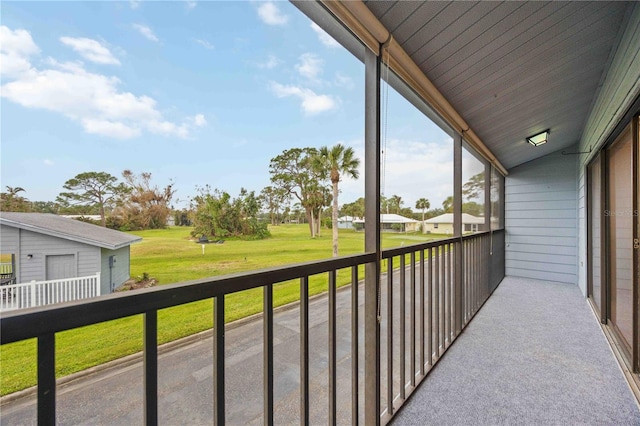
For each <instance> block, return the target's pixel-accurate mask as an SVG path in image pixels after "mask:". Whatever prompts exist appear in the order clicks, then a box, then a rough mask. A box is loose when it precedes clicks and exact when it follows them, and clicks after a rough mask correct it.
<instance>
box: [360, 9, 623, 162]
mask: <svg viewBox="0 0 640 426" xmlns="http://www.w3.org/2000/svg"><path fill="white" fill-rule="evenodd" d="M365 4H366V5H367V7H368V8H369V10H371V12H373V14H374V15H375V16H376V17H377V18H378V20H379V21H380V22H382V24H383V25H384V26H385V27H386V28H387V29H388V30H389V31H390V32H391V33H392V35H393V37H394V39H395V40H396V41H397V42H398V43H400V44H401V45H402V47H403V48H404V50H405V51H406V52H407V53H408V54H409V56H411V58H412V59H413V61H414V62H415V63H416V64H417V65H418V66H419V67H420V68H421V70H422V71H423V72H424V73H425V75H426V76H427V77H428V78H429V79H430V80H431V81H432V82H433V84H434V85H435V86H436V87H437V88H438V89H439V90H440V92H441V93H442V94H443V95H444V96H445V98H447V99H448V100H449V102H450V103H451V104H452V105H453V107H454V108H456V110H457V111H458V112H459V113H460V115H461V116H462V117H463V118H464V120H465V121H466V122H467V123H468V124H469V125H470V126H471V128H472V129H473V130H474V131H475V132H476V134H478V136H479V137H480V138H481V139H482V140H483V142H484V143H485V145H487V146H488V147H489V149H491V151H492V152H493V153H494V154H495V155H496V157H497V158H498V159H499V160H500V161H501V162H502V164H503V165H504V166H505V167H506V168H507V169H509V168H512V167H514V166H517V165H519V164H522V163H525V162H527V161H531V160H533V159H535V158H538V157H541V156H543V155H546V154H549V153H551V152H554V151H557V150H559V149H563V148H567V147H570V146H571V145H573V144H575V143H577V142H578V141H579V140H580V137H581V134H582V130H583V128H584V125H585V123H586V120H587V117H588V114H589V112H590V110H591V106H592V103H593V102H594V99H595V96H596V95H597V92H598V88H599V86H600V84H601V82H602V80H603V77H604V75H605V74H606V71H607V68H608V64H609V61H610V59H609V58H610V55H611V54H612V51H613V50H614V49H615V47H616V45H617V40H618V37H619V35H618V33H619V31H620V29H621V27H622V26H623V21H624V15H625V10H626V9H627V6H628V4H627V3H625V2H533V1H531V2H466V1H455V2H439V1H425V2H413V1H412V2H405V1H378V0H376V1H366V2H365ZM547 128H549V129H551V136H550V140H549V143H547V144H546V145H542V146H540V147H533V146H532V145H529V144H527V143H526V142H525V137H527V136H531V135H534V134H536V133H538V132H540V131H543V130H545V129H547Z"/></svg>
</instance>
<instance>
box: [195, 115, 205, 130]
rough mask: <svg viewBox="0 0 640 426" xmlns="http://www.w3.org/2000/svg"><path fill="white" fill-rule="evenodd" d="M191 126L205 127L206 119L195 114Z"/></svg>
mask: <svg viewBox="0 0 640 426" xmlns="http://www.w3.org/2000/svg"><path fill="white" fill-rule="evenodd" d="M193 124H195V125H196V126H198V127H203V126H206V125H207V119H206V118H204V115H203V114H196V115H195V116H194V117H193Z"/></svg>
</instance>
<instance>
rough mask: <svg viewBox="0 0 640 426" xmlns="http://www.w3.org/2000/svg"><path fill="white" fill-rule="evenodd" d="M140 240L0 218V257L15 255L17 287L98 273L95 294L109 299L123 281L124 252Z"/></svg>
mask: <svg viewBox="0 0 640 426" xmlns="http://www.w3.org/2000/svg"><path fill="white" fill-rule="evenodd" d="M140 240H142V238H140V237H136V236H133V235H130V234H126V233H124V232H120V231H115V230H112V229H107V228H103V227H101V226H97V225H92V224H90V223H86V222H81V221H78V220H74V219H69V218H65V217H61V216H57V215H54V214H44V213H15V212H2V213H0V253H2V254H4V255H10V254H14V255H15V269H16V270H15V271H14V273H15V277H16V281H17V283H25V282H30V281H45V280H55V279H62V278H74V277H82V276H89V275H94V274H96V272H100V276H101V280H100V282H101V285H100V294H108V293H111V292H112V291H113V290H114V289H115V288H117V287H119V286H120V285H121V284H122V283H124V282H125V281H127V280H128V279H129V276H130V271H129V259H130V254H129V253H130V252H129V249H130V247H129V246H130V245H131V244H133V243H135V242H138V241H140Z"/></svg>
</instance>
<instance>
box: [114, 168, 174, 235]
mask: <svg viewBox="0 0 640 426" xmlns="http://www.w3.org/2000/svg"><path fill="white" fill-rule="evenodd" d="M122 177H123V178H124V180H125V182H126V188H127V194H128V196H127V197H126V198H123V199H122V200H121V203H120V206H119V209H118V214H119V217H118V221H119V222H121V223H120V226H118V228H122V229H129V230H135V229H162V228H164V227H166V226H167V219H168V218H169V216H170V215H171V200H172V198H173V195H174V194H175V192H176V191H175V189H173V182H170V183H169V184H168V185H167V186H165V187H164V188H159V187H158V186H157V185H152V184H151V173H145V172H143V173H140V174H139V175H136V174H135V173H133V172H132V171H131V170H124V171H123V172H122Z"/></svg>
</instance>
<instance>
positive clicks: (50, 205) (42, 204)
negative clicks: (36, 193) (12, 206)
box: [31, 201, 60, 214]
mask: <svg viewBox="0 0 640 426" xmlns="http://www.w3.org/2000/svg"><path fill="white" fill-rule="evenodd" d="M59 210H60V206H59V205H58V203H55V202H53V201H33V202H32V203H31V211H32V212H36V213H53V214H58V211H59Z"/></svg>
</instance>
